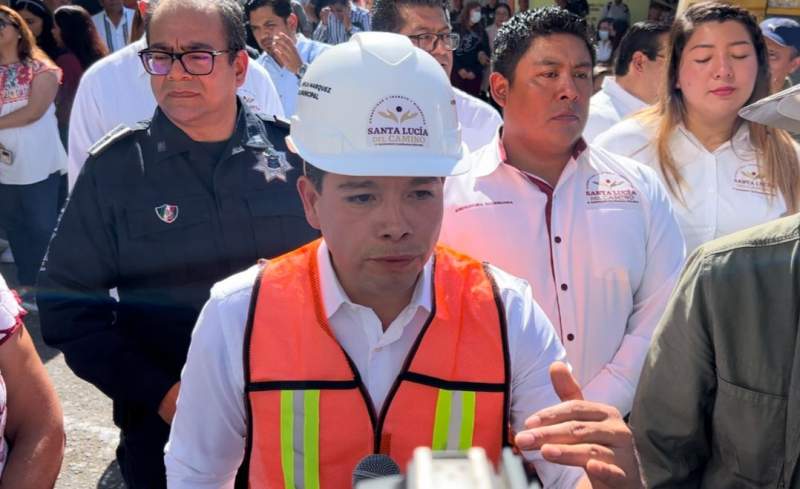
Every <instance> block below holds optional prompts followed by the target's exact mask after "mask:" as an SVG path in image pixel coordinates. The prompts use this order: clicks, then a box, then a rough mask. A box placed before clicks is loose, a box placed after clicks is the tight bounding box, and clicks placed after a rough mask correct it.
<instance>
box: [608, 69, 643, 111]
mask: <svg viewBox="0 0 800 489" xmlns="http://www.w3.org/2000/svg"><path fill="white" fill-rule="evenodd" d="M600 90H602V91H603V92H605V93H606V94H607V95H608V96H609V97H610V98H611V99H612V100H616V101H618V102H620V103H621V104H622V105H623V106H624V109H625V113H624V114H623V116H625V115H628V114H630V113H631V112H636V111H637V110H641V109H644V108H645V107H647V104H646V103H645V102H644V100H641V99H640V98H638V97H636V96H635V95H634V94H632V93H631V92H629V91H627V90H625V89H624V88H622V85H620V84H619V83H617V79H616V77H614V76H607V77H605V78H603V85H602V88H601V89H600Z"/></svg>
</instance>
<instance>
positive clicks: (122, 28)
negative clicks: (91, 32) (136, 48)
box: [92, 7, 136, 53]
mask: <svg viewBox="0 0 800 489" xmlns="http://www.w3.org/2000/svg"><path fill="white" fill-rule="evenodd" d="M135 13H136V12H135V11H134V10H133V9H129V8H125V7H122V17H121V18H120V20H119V24H117V25H114V23H113V22H112V21H111V19H110V18H109V17H108V14H106V12H105V10H101V11H100V13H97V14H95V15H93V16H92V22H94V27H95V28H96V29H97V33H98V34H99V35H100V39H101V40H102V41H103V43H105V45H106V46H107V47H108V52H109V53H113V52H114V51H119V50H120V49H122V48H124V47H125V46H127V45H128V41H130V35H131V26H132V25H133V16H134V14H135Z"/></svg>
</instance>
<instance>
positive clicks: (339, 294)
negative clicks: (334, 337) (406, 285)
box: [317, 240, 433, 319]
mask: <svg viewBox="0 0 800 489" xmlns="http://www.w3.org/2000/svg"><path fill="white" fill-rule="evenodd" d="M317 266H318V267H319V285H320V290H321V291H322V304H323V306H324V307H325V317H326V318H328V319H330V318H331V316H333V315H334V314H336V311H338V310H339V308H340V307H342V306H343V305H345V304H347V305H350V306H355V307H363V306H359V305H357V304H354V303H353V302H352V301H351V300H350V298H349V297H347V293H346V292H345V291H344V289H343V288H342V284H341V283H340V282H339V279H338V278H337V277H336V272H335V271H334V270H333V264H332V263H331V255H330V253H329V251H328V245H327V244H325V240H323V241H322V242H321V243H320V245H319V248H318V249H317ZM432 274H433V257H431V258H430V259H428V262H427V263H425V266H424V267H423V269H422V273H421V274H420V277H419V279H418V280H417V285H416V286H415V287H414V293H413V294H412V296H411V301H410V302H409V303H408V306H409V307H413V308H414V309H418V308H422V309H424V310H425V311H426V312H428V313H430V312H431V311H432V310H433V280H432Z"/></svg>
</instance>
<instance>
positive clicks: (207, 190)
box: [38, 103, 318, 428]
mask: <svg viewBox="0 0 800 489" xmlns="http://www.w3.org/2000/svg"><path fill="white" fill-rule="evenodd" d="M287 128H288V126H287V125H285V124H280V123H278V122H277V121H264V120H263V119H262V118H261V117H260V116H256V115H255V114H253V113H251V112H249V111H248V110H247V109H246V108H245V106H244V104H241V103H240V104H239V114H238V118H237V122H236V128H235V131H234V135H233V137H232V138H231V140H230V141H229V143H228V145H227V147H226V149H225V150H224V152H223V154H222V157H221V158H220V160H219V161H218V162H216V164H215V162H214V161H212V159H211V157H210V156H209V154H208V152H207V151H204V148H203V145H202V144H200V143H196V142H194V141H193V140H191V139H190V138H189V137H188V136H187V135H186V134H185V133H183V132H182V131H181V130H180V129H178V128H177V127H176V126H175V125H173V124H172V122H170V121H169V119H167V117H166V116H165V115H164V114H163V113H162V112H161V111H160V109H156V112H155V115H154V117H153V119H152V122H147V123H142V124H140V125H139V126H138V127H136V128H134V129H133V130H130V129H128V130H125V129H123V130H117V131H116V134H115V135H114V136H112V137H107V140H106V141H104V142H101V143H98V144H97V145H95V147H96V149H94V150H93V151H91V152H90V153H91V156H90V157H89V159H88V160H87V162H86V165H85V166H84V168H83V171H82V173H81V175H80V177H79V178H78V181H77V183H76V185H75V188H74V190H73V192H72V194H71V196H70V199H69V202H68V204H67V207H66V209H65V211H64V213H63V215H62V217H61V220H60V223H59V225H58V228H57V230H56V233H55V234H54V236H53V239H52V242H51V244H50V249H49V251H48V256H47V258H46V259H45V264H44V265H43V269H42V272H41V273H40V276H39V295H38V302H39V310H40V317H41V325H42V332H43V334H44V338H45V341H46V342H47V343H48V344H49V345H51V346H54V347H56V348H58V349H60V350H61V351H63V352H64V356H65V358H66V361H67V364H68V365H69V366H70V367H71V368H72V369H73V370H74V372H75V373H76V374H77V375H78V376H79V377H81V378H83V379H85V380H87V381H89V382H91V383H92V384H94V385H95V386H97V387H98V388H99V389H100V390H102V391H103V392H104V393H105V394H106V395H108V396H109V397H111V398H112V399H113V400H114V406H115V421H117V423H118V424H122V425H123V426H122V427H123V428H124V421H123V420H121V419H120V418H119V415H120V408H121V407H125V408H134V409H146V410H150V412H155V411H157V410H158V406H159V404H160V402H161V400H162V398H163V397H164V395H165V394H166V392H167V391H168V390H169V389H170V387H171V386H172V385H173V384H175V383H176V382H177V381H178V380H179V378H180V372H181V368H182V367H183V364H184V362H185V359H186V353H187V351H188V347H189V341H190V334H191V332H192V328H193V327H194V324H195V320H196V319H197V316H198V314H199V312H200V309H201V308H202V306H203V304H204V303H205V301H206V300H207V299H208V296H209V291H210V288H211V286H212V285H213V284H214V283H215V282H217V281H219V280H221V279H223V278H225V277H227V276H228V275H231V274H233V273H236V272H238V271H240V270H242V269H245V268H247V267H249V266H251V265H253V264H254V263H256V261H257V259H258V258H269V257H274V256H277V255H280V254H282V253H285V252H287V251H290V250H292V249H294V248H296V247H298V246H300V245H302V244H304V243H306V242H308V241H310V240H312V239H314V238H316V237H317V236H318V233H317V232H316V231H315V230H314V229H312V228H311V227H310V226H309V225H308V223H307V222H306V220H305V217H304V213H303V208H302V204H301V202H300V198H299V196H298V193H297V190H296V188H295V182H296V180H297V177H298V176H300V175H301V173H302V166H301V162H300V160H299V159H298V158H297V157H296V156H295V155H293V154H290V152H289V151H287V149H286V145H285V143H284V138H285V136H286V135H287V133H288V131H287ZM273 145H274V148H273ZM98 146H99V147H98ZM267 150H269V151H267ZM287 160H288V163H289V164H291V166H292V167H293V168H292V169H291V170H290V171H288V173H287V174H286V177H287V181H285V182H284V181H282V180H281V179H280V178H274V179H273V180H272V181H269V182H268V181H267V178H266V177H265V175H266V172H263V171H262V170H259V169H257V167H259V165H261V168H262V169H263V168H264V165H265V164H266V163H269V164H270V165H271V166H278V165H280V163H281V162H286V161H287ZM202 169H205V172H203V171H202ZM279 173H280V172H279ZM204 176H205V178H204ZM112 288H116V289H117V291H118V294H119V302H116V301H114V300H113V299H111V297H109V294H108V291H109V289H112ZM128 410H129V409H125V411H128Z"/></svg>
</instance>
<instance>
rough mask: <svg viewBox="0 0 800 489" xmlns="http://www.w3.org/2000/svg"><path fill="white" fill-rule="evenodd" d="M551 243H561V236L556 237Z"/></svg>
mask: <svg viewBox="0 0 800 489" xmlns="http://www.w3.org/2000/svg"><path fill="white" fill-rule="evenodd" d="M553 241H555V242H556V243H560V242H561V236H556V238H555V239H554V240H553Z"/></svg>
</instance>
